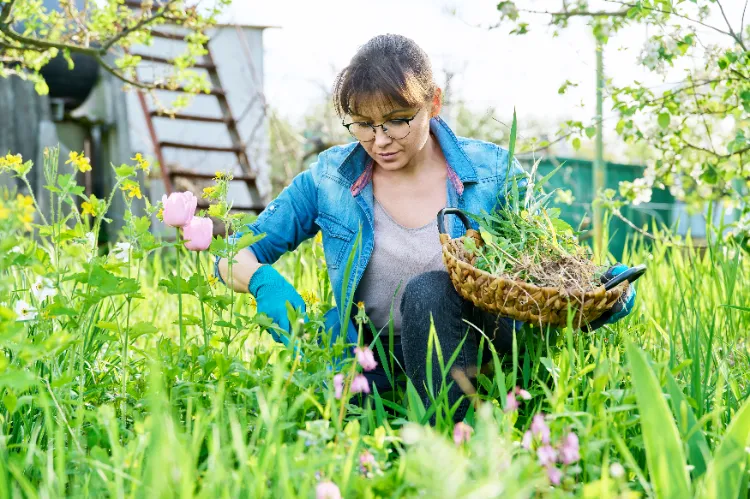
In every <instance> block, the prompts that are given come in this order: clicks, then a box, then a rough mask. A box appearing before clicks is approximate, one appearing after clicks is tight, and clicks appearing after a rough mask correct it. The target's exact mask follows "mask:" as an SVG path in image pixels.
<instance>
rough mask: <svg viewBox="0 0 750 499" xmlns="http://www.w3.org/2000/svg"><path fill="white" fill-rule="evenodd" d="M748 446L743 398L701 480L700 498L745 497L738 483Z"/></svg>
mask: <svg viewBox="0 0 750 499" xmlns="http://www.w3.org/2000/svg"><path fill="white" fill-rule="evenodd" d="M748 445H750V400H746V401H745V403H744V404H743V405H742V407H741V408H740V410H739V411H737V413H735V415H734V418H732V422H731V423H729V427H728V428H727V431H726V433H725V434H724V438H723V439H722V440H721V444H720V445H719V448H718V449H716V452H714V458H713V460H712V461H711V462H710V463H709V464H708V471H707V472H706V476H705V479H704V480H703V493H702V494H701V495H700V497H706V498H716V499H736V498H738V497H744V494H747V490H745V491H744V494H742V493H741V492H742V490H741V487H740V486H741V484H742V480H743V476H744V475H745V473H746V470H745V468H747V461H748V455H747V450H746V447H747V446H748Z"/></svg>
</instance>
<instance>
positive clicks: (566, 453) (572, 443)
mask: <svg viewBox="0 0 750 499" xmlns="http://www.w3.org/2000/svg"><path fill="white" fill-rule="evenodd" d="M560 457H561V460H562V463H563V464H573V463H575V462H576V461H578V460H579V459H581V455H580V453H579V449H578V435H576V434H575V433H573V432H570V433H568V434H567V435H566V436H565V440H563V444H562V448H561V449H560Z"/></svg>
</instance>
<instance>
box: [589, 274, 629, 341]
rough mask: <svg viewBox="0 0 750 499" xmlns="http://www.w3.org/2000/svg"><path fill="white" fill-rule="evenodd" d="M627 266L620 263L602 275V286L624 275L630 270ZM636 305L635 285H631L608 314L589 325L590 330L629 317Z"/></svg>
mask: <svg viewBox="0 0 750 499" xmlns="http://www.w3.org/2000/svg"><path fill="white" fill-rule="evenodd" d="M628 268H629V267H628V266H627V265H623V264H622V263H618V264H616V265H613V266H612V267H610V268H609V269H607V271H606V272H605V273H604V274H603V275H602V277H601V281H602V284H606V283H607V282H609V281H610V280H611V279H614V278H615V277H617V276H618V275H620V274H622V273H623V272H625V271H626V270H628ZM634 305H635V287H634V286H633V284H630V285H629V286H628V290H627V291H626V292H625V294H624V295H623V296H621V297H620V299H619V300H617V302H616V303H615V304H614V305H613V306H612V308H610V309H609V310H607V311H606V312H604V313H603V314H602V315H601V317H599V318H598V319H596V320H594V321H592V322H591V324H589V328H588V329H589V330H590V331H593V330H594V329H597V328H600V327H601V326H603V325H604V324H614V323H615V322H617V321H619V320H620V319H622V318H623V317H625V316H627V315H628V314H629V313H630V312H631V311H632V310H633V306H634Z"/></svg>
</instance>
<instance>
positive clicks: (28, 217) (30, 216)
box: [21, 211, 34, 231]
mask: <svg viewBox="0 0 750 499" xmlns="http://www.w3.org/2000/svg"><path fill="white" fill-rule="evenodd" d="M33 221H34V212H33V211H32V212H26V213H24V214H23V216H22V217H21V222H22V223H23V228H24V229H26V230H28V231H30V230H31V223H32V222H33Z"/></svg>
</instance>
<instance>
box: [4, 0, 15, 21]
mask: <svg viewBox="0 0 750 499" xmlns="http://www.w3.org/2000/svg"><path fill="white" fill-rule="evenodd" d="M14 3H16V0H9V1H8V3H6V4H5V5H4V6H3V10H2V12H0V25H5V23H6V22H7V21H8V18H9V17H10V11H11V10H13V4H14Z"/></svg>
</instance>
